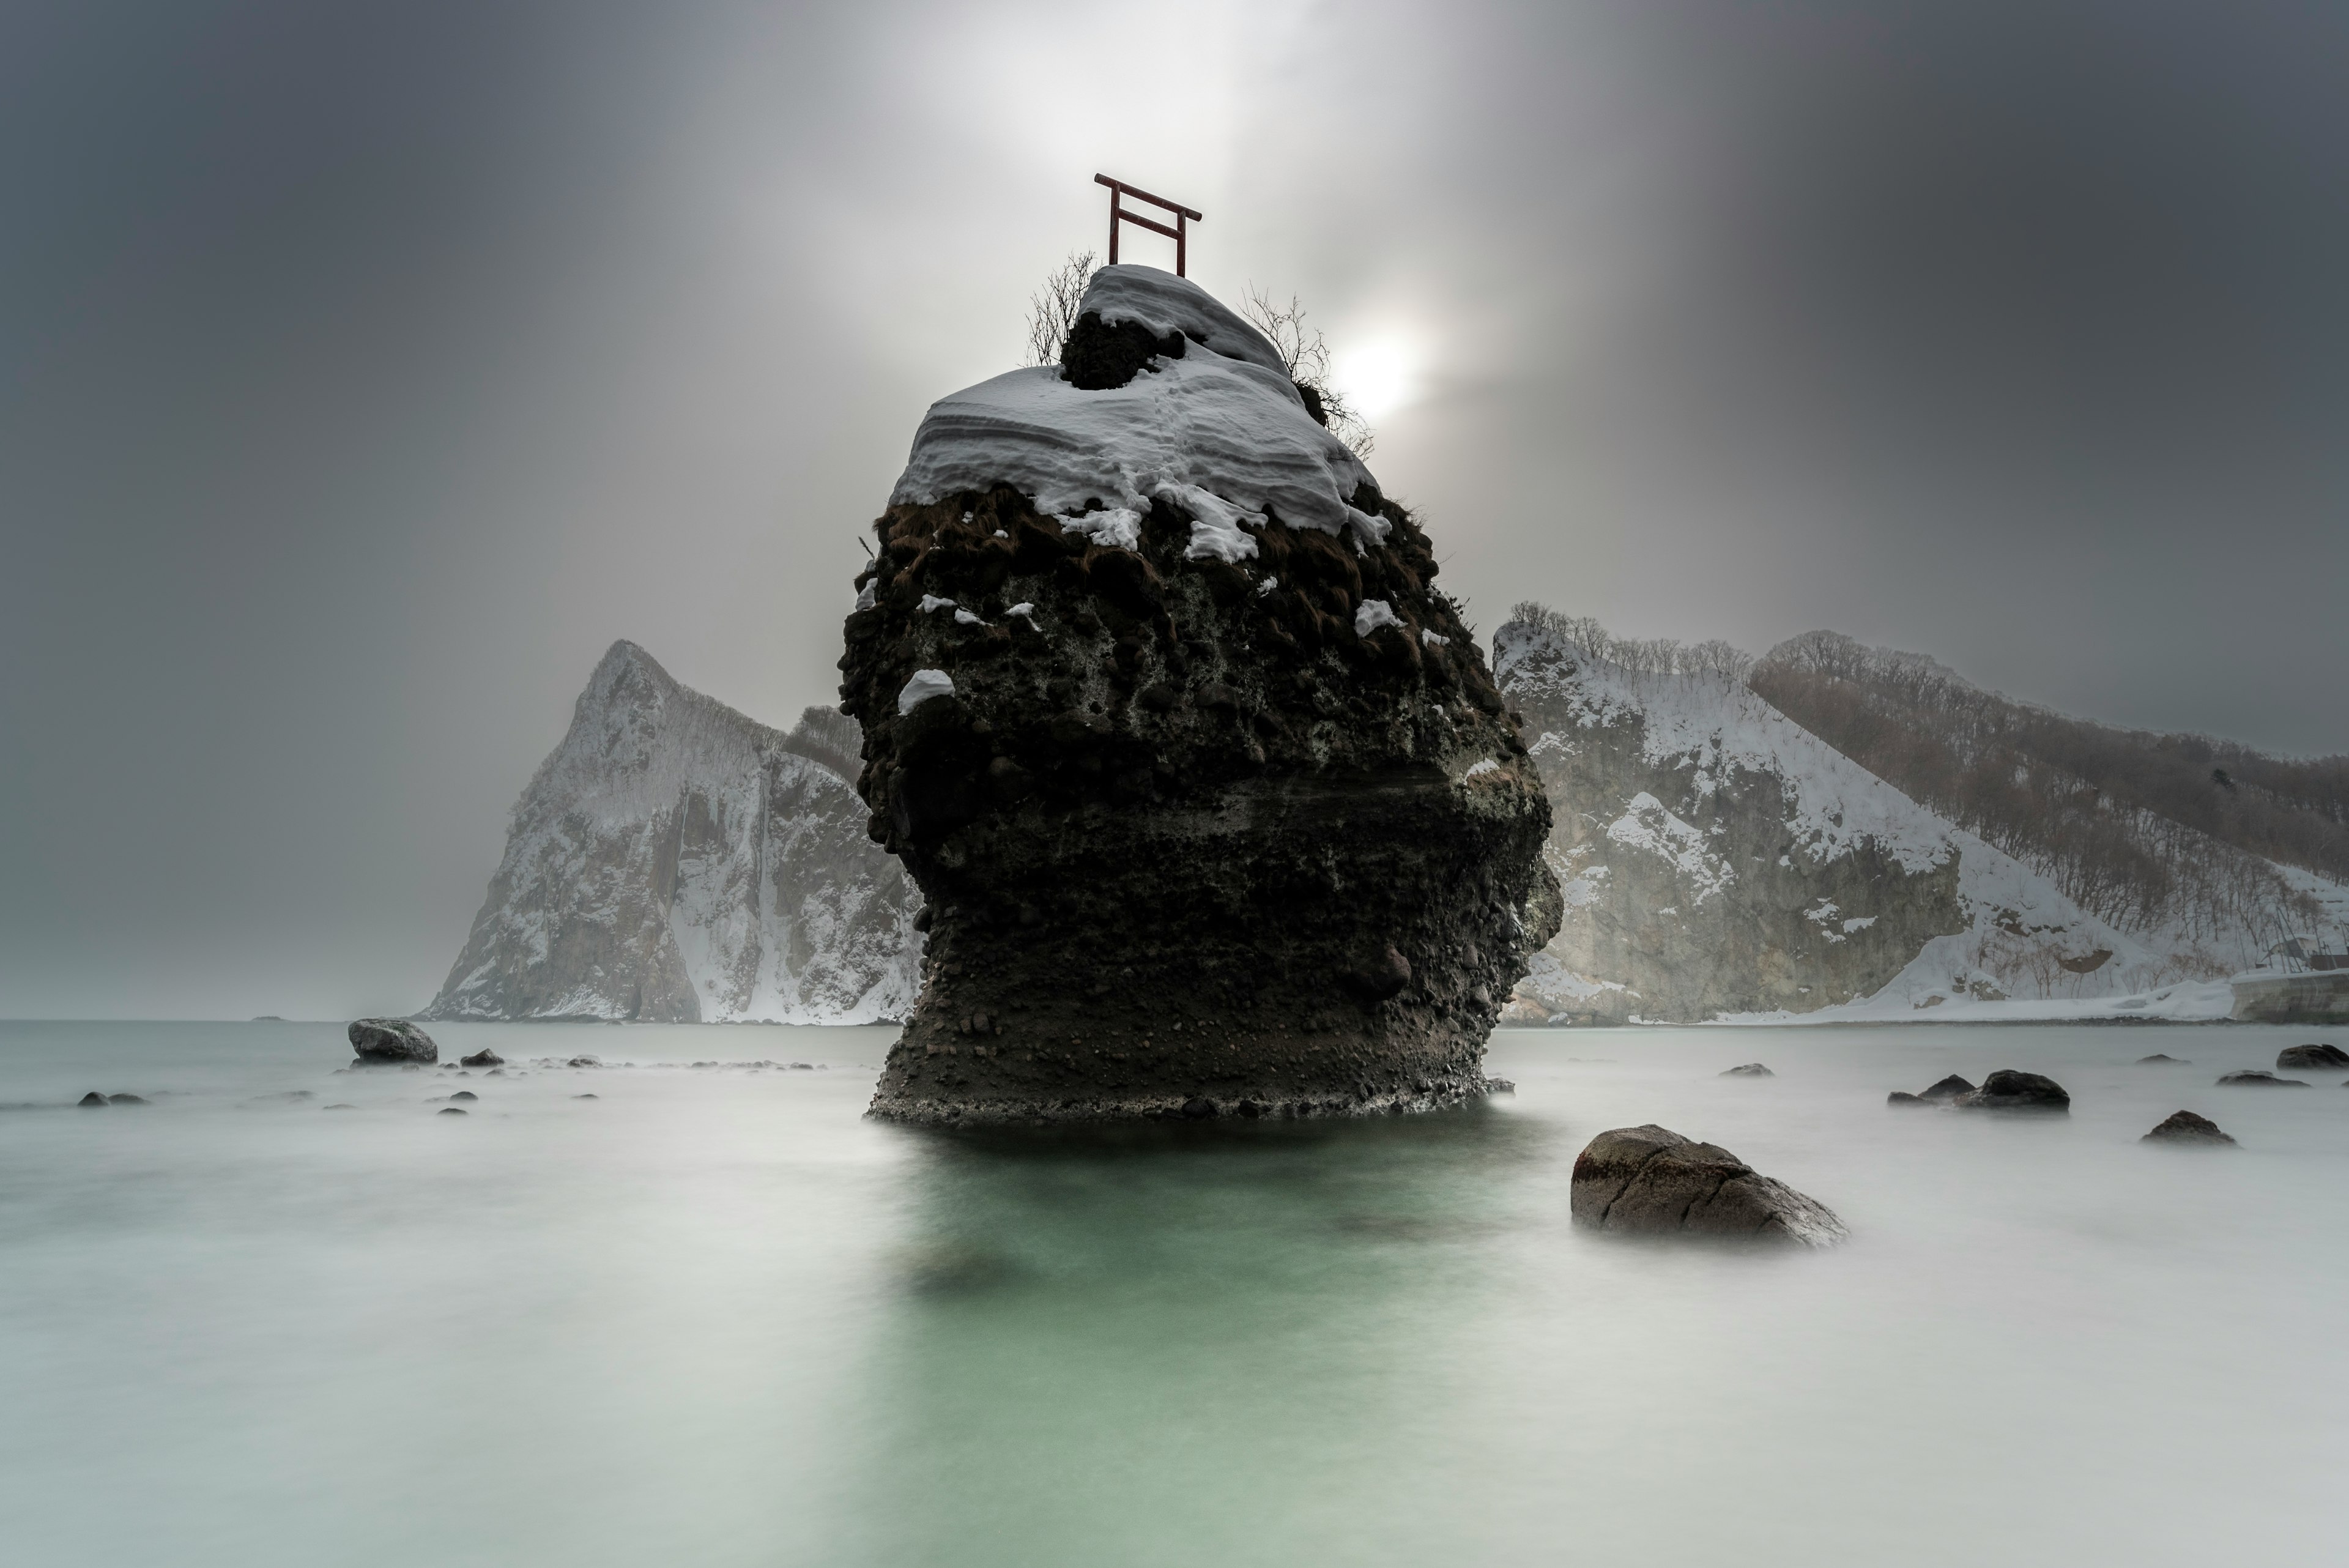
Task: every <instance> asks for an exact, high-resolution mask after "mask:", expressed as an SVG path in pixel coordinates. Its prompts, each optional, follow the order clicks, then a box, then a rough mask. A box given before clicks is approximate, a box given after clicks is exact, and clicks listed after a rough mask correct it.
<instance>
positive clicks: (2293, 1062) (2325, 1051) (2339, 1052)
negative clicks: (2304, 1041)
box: [2276, 1045, 2349, 1071]
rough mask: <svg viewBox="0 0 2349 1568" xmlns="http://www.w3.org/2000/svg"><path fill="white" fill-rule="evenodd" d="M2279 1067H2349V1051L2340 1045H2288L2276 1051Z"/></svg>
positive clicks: (2320, 1068) (2321, 1068)
mask: <svg viewBox="0 0 2349 1568" xmlns="http://www.w3.org/2000/svg"><path fill="white" fill-rule="evenodd" d="M2276 1065H2277V1066H2278V1067H2299V1068H2302V1069H2303V1070H2304V1069H2307V1068H2310V1067H2314V1068H2317V1069H2319V1070H2320V1071H2321V1070H2323V1069H2324V1068H2328V1067H2349V1051H2344V1050H2343V1049H2341V1047H2340V1046H2338V1045H2287V1046H2285V1047H2284V1048H2283V1049H2282V1050H2281V1051H2279V1052H2277V1053H2276Z"/></svg>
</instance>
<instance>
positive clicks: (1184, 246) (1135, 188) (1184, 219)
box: [1093, 174, 1206, 277]
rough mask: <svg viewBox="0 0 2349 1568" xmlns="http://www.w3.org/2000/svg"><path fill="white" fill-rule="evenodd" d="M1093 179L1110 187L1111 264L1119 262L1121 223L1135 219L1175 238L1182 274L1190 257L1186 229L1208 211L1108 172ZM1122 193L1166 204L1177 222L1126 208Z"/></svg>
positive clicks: (1176, 263) (1176, 264)
mask: <svg viewBox="0 0 2349 1568" xmlns="http://www.w3.org/2000/svg"><path fill="white" fill-rule="evenodd" d="M1093 183H1094V184H1096V185H1106V186H1108V187H1109V265H1112V266H1115V265H1117V226H1118V224H1120V223H1134V224H1137V225H1139V226H1140V227H1142V228H1145V229H1148V230H1149V231H1150V232H1151V233H1152V234H1164V235H1165V236H1166V237H1167V238H1168V239H1170V240H1173V241H1174V275H1175V276H1176V277H1181V276H1182V275H1183V264H1184V262H1185V260H1186V259H1187V257H1186V254H1185V253H1186V251H1187V250H1188V248H1189V244H1188V241H1189V236H1188V234H1186V233H1185V231H1186V230H1187V229H1188V227H1189V226H1190V224H1191V223H1197V222H1200V221H1202V220H1203V219H1205V218H1206V213H1195V212H1193V211H1192V210H1191V209H1190V208H1188V207H1185V206H1184V205H1183V204H1182V203H1181V202H1170V201H1168V200H1167V199H1166V198H1165V197H1164V196H1154V195H1152V194H1151V193H1150V192H1147V191H1145V190H1143V188H1142V187H1141V186H1139V185H1129V184H1127V183H1126V182H1124V181H1123V180H1112V179H1111V178H1110V177H1109V176H1108V175H1106V174H1096V175H1094V176H1093ZM1121 196H1133V197H1135V198H1137V199H1138V200H1141V201H1144V202H1149V203H1150V204H1151V205H1152V206H1154V207H1164V209H1165V210H1166V211H1168V212H1170V213H1174V227H1173V228H1171V229H1170V228H1168V227H1167V226H1166V225H1165V224H1164V223H1160V222H1158V221H1157V220H1156V219H1154V218H1145V217H1143V215H1142V214H1141V213H1129V212H1127V211H1126V210H1125V208H1124V207H1123V205H1122V204H1121V203H1120V202H1119V200H1118V198H1120V197H1121Z"/></svg>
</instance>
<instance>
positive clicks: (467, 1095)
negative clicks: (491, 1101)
mask: <svg viewBox="0 0 2349 1568" xmlns="http://www.w3.org/2000/svg"><path fill="white" fill-rule="evenodd" d="M449 1097H450V1099H452V1100H478V1099H480V1098H481V1096H479V1095H477V1094H475V1093H473V1091H472V1090H471V1089H460V1090H458V1091H457V1092H456V1093H455V1094H453V1095H451V1096H449Z"/></svg>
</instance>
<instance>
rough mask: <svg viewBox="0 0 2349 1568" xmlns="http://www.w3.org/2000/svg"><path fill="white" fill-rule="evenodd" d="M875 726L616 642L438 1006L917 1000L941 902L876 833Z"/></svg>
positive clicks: (548, 1009) (727, 1010) (842, 1011)
mask: <svg viewBox="0 0 2349 1568" xmlns="http://www.w3.org/2000/svg"><path fill="white" fill-rule="evenodd" d="M857 743H858V742H857V736H856V726H855V725H854V722H850V721H847V720H844V719H843V718H842V717H841V716H840V715H839V714H838V713H836V712H833V711H831V710H829V709H810V710H809V711H808V712H807V714H806V716H805V717H803V718H802V720H801V722H800V724H799V725H798V726H797V727H796V728H795V729H793V730H792V731H791V732H788V733H786V732H781V731H778V730H773V729H770V728H768V727H767V726H766V725H763V724H760V723H757V722H753V721H751V720H750V719H748V718H746V717H744V716H743V715H742V714H740V713H738V712H736V711H734V710H733V709H731V708H729V707H727V706H726V705H725V704H724V703H722V702H719V701H714V700H712V699H710V698H709V697H705V696H703V695H702V694H701V693H700V692H698V691H692V690H691V689H689V688H688V687H685V686H682V685H680V684H678V682H677V680H674V679H672V678H671V677H670V675H669V673H668V672H667V670H663V669H662V668H661V667H660V665H659V664H657V662H655V661H654V659H653V658H652V656H651V655H649V654H647V652H645V650H644V649H641V648H638V647H637V646H636V644H634V643H632V642H616V643H614V644H613V645H612V649H611V651H610V652H608V653H606V654H605V656H604V659H603V662H602V663H600V664H598V665H597V666H596V667H595V674H594V676H593V677H591V678H590V679H589V680H588V682H587V689H586V691H584V692H582V693H581V694H580V697H579V701H578V703H577V705H576V706H575V707H574V710H573V712H572V720H571V729H570V732H568V733H567V734H565V735H564V738H563V742H562V744H560V745H558V746H557V747H555V749H554V753H553V754H551V755H550V756H548V758H547V759H546V761H545V762H544V763H541V764H540V766H539V769H538V772H537V774H535V775H534V776H533V778H532V780H531V782H530V784H529V787H528V788H526V789H525V790H523V794H522V798H521V800H519V801H518V802H516V803H515V805H514V809H513V818H512V826H511V828H510V830H509V832H508V834H507V837H506V849H505V857H504V858H503V859H502V861H501V862H500V863H499V866H498V869H497V874H496V876H494V877H492V878H491V881H490V890H489V897H488V898H487V899H486V900H484V902H483V903H482V905H481V913H480V915H479V916H477V917H476V918H475V919H474V921H473V929H472V932H471V936H470V937H469V938H468V939H467V940H466V943H465V948H464V951H463V952H462V953H460V955H459V956H458V959H457V962H456V965H455V967H454V968H452V969H451V970H450V971H449V980H448V983H447V984H445V985H444V986H442V987H441V990H440V995H439V996H437V997H435V998H434V999H433V1001H432V1003H431V1005H430V1006H429V1007H428V1008H427V1009H425V1011H424V1012H422V1013H421V1014H420V1015H419V1016H421V1017H425V1018H436V1019H437V1018H449V1019H527V1018H570V1019H599V1020H636V1021H641V1022H645V1023H721V1022H734V1021H740V1020H765V1021H772V1022H775V1023H872V1022H874V1021H875V1020H878V1019H885V1018H896V1017H902V1016H904V1014H905V1012H906V1011H907V1010H908V1009H909V1008H910V1007H911V1006H912V1004H913V998H914V990H915V984H916V966H917V964H918V954H919V950H920V942H921V939H920V937H919V936H918V935H917V934H916V931H915V930H914V920H915V917H916V911H917V910H918V909H919V908H920V902H919V898H918V895H916V893H915V892H914V890H913V889H912V888H910V887H909V886H908V885H907V884H906V882H905V877H904V874H903V873H902V872H901V871H900V870H899V869H898V867H897V866H896V864H895V862H894V861H893V860H891V859H890V858H889V857H888V856H887V855H886V854H885V853H883V852H882V851H881V850H880V849H878V848H876V847H874V845H873V844H872V843H871V842H870V841H869V840H868V839H867V838H866V836H865V834H864V818H865V813H864V806H863V804H862V803H861V802H860V801H858V799H857V798H856V794H855V792H854V789H853V788H852V786H851V783H850V781H851V779H852V778H853V776H854V772H855V767H856V764H855V763H854V750H855V747H856V745H857Z"/></svg>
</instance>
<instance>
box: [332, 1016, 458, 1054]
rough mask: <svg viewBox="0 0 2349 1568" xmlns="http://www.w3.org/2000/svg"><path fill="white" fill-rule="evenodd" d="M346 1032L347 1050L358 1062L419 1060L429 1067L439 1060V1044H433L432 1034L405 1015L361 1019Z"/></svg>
mask: <svg viewBox="0 0 2349 1568" xmlns="http://www.w3.org/2000/svg"><path fill="white" fill-rule="evenodd" d="M348 1033H349V1035H350V1041H351V1051H352V1053H353V1054H356V1055H357V1057H358V1059H359V1060H360V1061H362V1062H366V1063H369V1064H398V1063H406V1062H420V1063H423V1064H426V1065H428V1066H429V1064H432V1063H434V1062H438V1061H439V1060H440V1046H438V1045H436V1044H433V1042H432V1036H430V1035H429V1034H427V1033H424V1031H423V1030H421V1029H419V1028H418V1027H417V1026H416V1025H415V1024H413V1023H409V1021H408V1020H407V1019H405V1018H362V1019H360V1020H358V1021H357V1023H353V1024H352V1025H351V1026H350V1029H349V1031H348Z"/></svg>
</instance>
